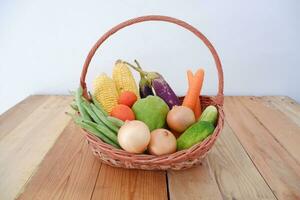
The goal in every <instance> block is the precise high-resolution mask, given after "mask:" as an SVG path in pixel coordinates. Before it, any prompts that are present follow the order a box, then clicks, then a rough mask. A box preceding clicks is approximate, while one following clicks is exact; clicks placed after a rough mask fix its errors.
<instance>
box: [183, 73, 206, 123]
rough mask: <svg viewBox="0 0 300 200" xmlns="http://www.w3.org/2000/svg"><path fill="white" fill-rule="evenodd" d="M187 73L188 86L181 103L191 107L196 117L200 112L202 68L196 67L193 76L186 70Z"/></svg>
mask: <svg viewBox="0 0 300 200" xmlns="http://www.w3.org/2000/svg"><path fill="white" fill-rule="evenodd" d="M187 75H188V80H189V88H188V91H187V94H186V96H185V98H184V100H183V103H182V105H183V106H186V107H189V108H191V109H192V110H193V111H194V113H195V117H196V118H198V117H199V116H200V114H201V105H200V100H199V95H200V91H201V88H202V84H203V79H204V70H203V69H198V70H197V72H196V74H195V76H193V73H192V72H191V71H190V70H188V71H187Z"/></svg>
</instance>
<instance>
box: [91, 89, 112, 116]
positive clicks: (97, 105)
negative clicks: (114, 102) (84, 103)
mask: <svg viewBox="0 0 300 200" xmlns="http://www.w3.org/2000/svg"><path fill="white" fill-rule="evenodd" d="M90 95H91V97H92V100H93V103H94V104H95V106H96V107H97V108H98V109H99V110H100V111H101V113H102V114H103V115H104V116H105V117H107V116H108V113H107V112H106V111H105V110H104V109H103V107H102V105H101V104H100V103H99V102H98V101H97V99H96V98H95V97H94V95H92V94H90Z"/></svg>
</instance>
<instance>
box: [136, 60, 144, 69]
mask: <svg viewBox="0 0 300 200" xmlns="http://www.w3.org/2000/svg"><path fill="white" fill-rule="evenodd" d="M134 62H135V64H136V65H137V66H138V68H139V69H141V70H143V69H142V67H141V65H140V63H139V62H138V61H137V60H134Z"/></svg>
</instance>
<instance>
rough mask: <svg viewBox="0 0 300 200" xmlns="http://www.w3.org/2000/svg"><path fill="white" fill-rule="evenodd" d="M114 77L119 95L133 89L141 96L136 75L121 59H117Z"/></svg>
mask: <svg viewBox="0 0 300 200" xmlns="http://www.w3.org/2000/svg"><path fill="white" fill-rule="evenodd" d="M112 77H113V80H114V81H115V84H116V87H117V91H118V94H119V95H120V94H121V93H122V92H124V91H131V92H133V93H134V94H136V96H137V97H138V98H139V96H140V95H139V92H138V87H137V85H136V82H135V80H134V77H133V75H132V73H131V71H130V69H129V67H128V66H127V65H126V64H125V63H124V62H122V61H121V60H117V62H116V64H115V67H114V69H113V75H112Z"/></svg>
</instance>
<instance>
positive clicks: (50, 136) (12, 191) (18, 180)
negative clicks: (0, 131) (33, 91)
mask: <svg viewBox="0 0 300 200" xmlns="http://www.w3.org/2000/svg"><path fill="white" fill-rule="evenodd" d="M70 100H71V98H70V97H59V96H51V97H49V98H48V99H47V100H46V101H45V102H44V103H43V104H42V105H41V106H39V107H38V108H37V109H36V110H34V111H33V112H32V114H30V116H28V117H27V118H26V119H24V120H23V121H22V122H21V123H19V124H16V127H15V128H14V129H13V130H11V132H10V133H8V134H7V135H6V136H5V137H3V138H2V139H1V140H0V166H1V168H0V176H1V179H2V181H1V182H0V199H13V198H15V197H16V195H17V194H18V192H19V191H20V190H21V188H22V187H23V186H24V184H25V183H26V181H28V179H29V178H30V176H31V175H32V173H33V172H34V170H35V169H36V167H37V166H38V165H39V164H40V162H41V161H42V159H43V157H44V156H45V154H46V153H47V152H48V150H49V149H50V148H51V147H52V145H53V144H54V142H55V141H56V139H57V137H58V136H59V135H60V133H61V132H62V130H63V129H64V128H65V126H66V124H67V123H68V122H69V120H70V117H68V116H66V115H65V113H64V112H65V111H66V110H68V109H69V106H68V104H69V102H70Z"/></svg>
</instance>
